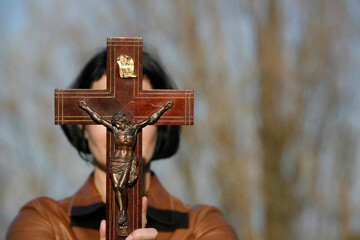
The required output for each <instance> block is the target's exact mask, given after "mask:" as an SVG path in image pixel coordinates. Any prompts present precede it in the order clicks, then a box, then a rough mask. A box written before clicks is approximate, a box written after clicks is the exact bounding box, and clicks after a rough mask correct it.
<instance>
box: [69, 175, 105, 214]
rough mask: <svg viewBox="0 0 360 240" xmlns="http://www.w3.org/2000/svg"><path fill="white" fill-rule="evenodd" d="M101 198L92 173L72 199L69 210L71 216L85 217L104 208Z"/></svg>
mask: <svg viewBox="0 0 360 240" xmlns="http://www.w3.org/2000/svg"><path fill="white" fill-rule="evenodd" d="M104 205H105V203H103V202H102V201H101V196H100V194H99V192H98V190H97V189H96V187H95V183H94V173H92V174H91V175H90V176H89V178H88V180H87V181H86V182H85V184H84V185H83V186H82V187H81V188H80V189H79V190H78V191H77V192H76V193H75V195H74V196H73V197H72V199H71V203H70V206H69V209H68V214H69V215H70V216H83V215H87V214H89V213H92V212H94V211H96V210H98V209H99V208H101V207H104Z"/></svg>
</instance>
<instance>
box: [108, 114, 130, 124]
mask: <svg viewBox="0 0 360 240" xmlns="http://www.w3.org/2000/svg"><path fill="white" fill-rule="evenodd" d="M128 121H129V120H128V119H127V118H126V116H125V114H123V113H121V112H119V113H115V114H114V115H113V116H112V118H111V123H112V124H115V123H117V122H128Z"/></svg>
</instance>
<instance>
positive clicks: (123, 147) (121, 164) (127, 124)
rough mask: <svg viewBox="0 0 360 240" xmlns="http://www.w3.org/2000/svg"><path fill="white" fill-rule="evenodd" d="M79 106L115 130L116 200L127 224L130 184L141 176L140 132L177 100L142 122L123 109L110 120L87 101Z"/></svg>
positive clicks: (113, 167) (112, 172)
mask: <svg viewBox="0 0 360 240" xmlns="http://www.w3.org/2000/svg"><path fill="white" fill-rule="evenodd" d="M79 106H80V108H82V109H84V110H85V111H86V112H87V113H88V114H89V115H90V117H91V118H92V119H93V120H94V122H96V123H98V124H102V125H104V126H105V127H106V128H107V129H108V130H110V131H111V132H112V133H113V136H114V143H115V152H114V154H113V155H112V156H111V157H110V164H109V166H110V167H109V168H110V169H109V170H110V176H111V181H112V185H113V188H114V192H115V201H116V204H117V205H118V207H119V225H124V224H125V223H126V221H127V214H126V210H127V205H128V192H127V187H128V186H131V185H132V184H133V183H134V182H135V180H136V179H137V177H138V176H137V165H138V162H137V158H136V157H135V155H134V150H135V146H136V138H137V134H138V133H139V131H141V129H142V128H144V127H145V126H147V125H151V124H155V123H156V122H157V121H158V120H159V119H160V117H161V116H162V115H163V114H164V113H165V112H166V111H167V110H168V109H170V108H171V107H172V106H173V103H172V102H171V101H169V102H167V103H166V104H165V105H164V106H162V107H161V108H160V109H159V110H158V111H156V112H155V113H153V114H151V115H150V116H149V117H148V118H147V119H145V120H144V121H142V122H140V123H133V122H131V121H129V120H128V119H127V118H126V116H125V115H124V114H123V113H121V112H118V113H115V114H114V115H113V116H112V119H111V121H107V120H105V119H104V118H103V117H102V116H100V115H99V114H98V113H96V112H94V111H93V110H92V109H91V108H89V107H88V106H87V105H86V103H85V101H80V102H79Z"/></svg>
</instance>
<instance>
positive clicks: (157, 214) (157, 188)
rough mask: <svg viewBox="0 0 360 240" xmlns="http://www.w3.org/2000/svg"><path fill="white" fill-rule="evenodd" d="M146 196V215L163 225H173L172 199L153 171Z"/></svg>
mask: <svg viewBox="0 0 360 240" xmlns="http://www.w3.org/2000/svg"><path fill="white" fill-rule="evenodd" d="M146 196H147V198H148V209H147V217H150V218H152V219H154V220H156V221H158V222H160V223H162V224H165V225H174V224H175V216H174V203H173V199H172V197H171V195H170V194H169V193H168V192H167V191H166V189H165V188H164V187H163V186H162V185H161V183H160V182H159V180H158V178H157V177H156V175H155V174H154V173H153V172H151V180H150V187H149V189H148V191H147V192H146Z"/></svg>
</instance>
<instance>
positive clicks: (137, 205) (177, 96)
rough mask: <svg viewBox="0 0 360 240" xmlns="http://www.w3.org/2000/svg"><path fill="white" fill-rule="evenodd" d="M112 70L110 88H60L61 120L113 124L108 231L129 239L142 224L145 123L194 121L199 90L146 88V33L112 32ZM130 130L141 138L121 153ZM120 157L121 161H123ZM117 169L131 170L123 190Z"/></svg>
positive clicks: (109, 66) (58, 117)
mask: <svg viewBox="0 0 360 240" xmlns="http://www.w3.org/2000/svg"><path fill="white" fill-rule="evenodd" d="M106 74H107V88H106V89H104V90H96V89H63V90H59V89H56V90H55V124H59V125H65V124H73V125H87V124H103V125H105V126H106V127H107V128H108V131H107V136H106V139H107V143H106V149H107V156H106V158H107V163H106V168H107V173H106V222H107V224H106V232H107V234H106V236H107V239H123V238H125V237H126V236H127V235H128V234H130V233H131V232H132V231H133V230H135V229H137V228H141V226H142V223H141V197H142V192H143V191H142V187H143V184H142V181H143V177H142V173H143V172H142V154H141V152H142V149H141V128H142V127H143V126H145V125H147V124H153V123H155V124H156V125H192V124H193V122H194V92H193V91H192V90H156V89H154V90H143V89H142V38H108V39H107V71H106ZM114 118H116V119H117V120H114ZM125 123H127V124H128V125H129V126H130V125H131V126H133V130H132V133H131V134H129V132H127V133H124V132H126V131H125V128H126V126H125V125H126V124H125ZM112 127H114V129H113V130H111V129H112ZM134 129H135V130H134ZM124 134H125V135H126V134H128V135H127V136H128V137H131V136H134V137H135V139H134V141H133V144H134V146H133V147H128V148H126V149H127V152H125V154H123V155H121V154H119V153H118V152H117V151H118V150H119V149H120V148H121V149H122V150H123V148H122V147H124V145H121V141H117V139H118V138H119V136H120V135H121V136H122V137H123V136H124ZM130 135H131V136H130ZM119 139H120V138H119ZM125 145H126V144H125ZM116 159H119V161H121V162H120V163H117V162H116ZM114 169H115V170H114ZM116 169H120V170H121V171H122V173H124V172H125V171H126V172H127V174H128V175H126V176H127V177H126V180H127V181H128V182H129V184H127V183H126V184H125V185H126V189H125V190H126V192H124V191H125V190H124V189H123V187H124V184H123V185H121V187H122V189H121V191H120V184H119V182H117V181H119V179H120V178H119V176H118V175H116V174H115V175H114V173H116ZM120 170H119V172H121V171H120ZM121 176H123V175H121ZM121 176H120V177H121ZM117 187H119V188H117ZM118 190H119V191H118ZM121 193H123V194H121ZM119 194H120V195H119ZM125 195H127V196H126V199H124V196H125ZM121 198H122V199H123V200H121ZM124 203H126V204H124Z"/></svg>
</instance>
